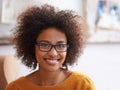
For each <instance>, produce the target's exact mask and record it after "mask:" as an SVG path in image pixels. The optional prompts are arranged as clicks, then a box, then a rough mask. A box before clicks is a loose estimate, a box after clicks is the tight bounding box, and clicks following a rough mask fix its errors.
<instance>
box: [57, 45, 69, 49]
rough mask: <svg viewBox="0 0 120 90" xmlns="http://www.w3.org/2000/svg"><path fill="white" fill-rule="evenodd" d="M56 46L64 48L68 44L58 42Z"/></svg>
mask: <svg viewBox="0 0 120 90" xmlns="http://www.w3.org/2000/svg"><path fill="white" fill-rule="evenodd" d="M56 47H57V49H64V48H66V47H67V44H57V45H56Z"/></svg>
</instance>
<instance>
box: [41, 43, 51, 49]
mask: <svg viewBox="0 0 120 90" xmlns="http://www.w3.org/2000/svg"><path fill="white" fill-rule="evenodd" d="M39 45H40V47H41V48H50V46H51V45H50V44H48V43H39Z"/></svg>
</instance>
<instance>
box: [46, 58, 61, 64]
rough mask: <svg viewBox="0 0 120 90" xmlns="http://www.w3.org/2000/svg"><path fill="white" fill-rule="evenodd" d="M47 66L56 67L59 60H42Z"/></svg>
mask: <svg viewBox="0 0 120 90" xmlns="http://www.w3.org/2000/svg"><path fill="white" fill-rule="evenodd" d="M44 60H45V61H46V62H47V63H48V64H49V65H56V64H58V63H59V59H44Z"/></svg>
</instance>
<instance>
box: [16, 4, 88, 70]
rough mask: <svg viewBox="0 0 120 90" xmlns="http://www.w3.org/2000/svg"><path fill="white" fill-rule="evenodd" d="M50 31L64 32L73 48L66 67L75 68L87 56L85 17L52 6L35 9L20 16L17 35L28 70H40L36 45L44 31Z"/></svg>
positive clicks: (67, 58)
mask: <svg viewBox="0 0 120 90" xmlns="http://www.w3.org/2000/svg"><path fill="white" fill-rule="evenodd" d="M49 27H55V28H58V29H59V30H60V31H62V32H63V33H64V34H65V35H66V37H67V42H68V44H69V45H70V47H69V48H68V50H67V56H66V60H65V62H64V64H63V67H67V65H72V64H74V63H75V62H76V60H77V58H78V57H79V56H80V55H81V53H82V52H83V46H84V43H85V42H86V36H87V28H86V24H85V22H84V20H83V19H82V18H81V16H79V15H77V14H76V13H75V12H73V11H71V10H59V9H56V8H54V7H53V6H50V5H42V6H41V7H38V6H32V7H30V8H28V9H27V10H25V11H24V12H23V13H21V14H20V15H19V17H18V21H17V26H16V28H15V32H14V35H15V40H16V49H17V56H18V57H19V58H21V60H22V62H23V63H24V64H25V65H26V66H28V67H30V68H33V69H35V68H36V67H37V61H36V57H35V47H34V45H35V43H36V39H37V37H38V35H39V34H40V33H41V32H42V30H44V29H46V28H49Z"/></svg>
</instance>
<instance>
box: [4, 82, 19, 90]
mask: <svg viewBox="0 0 120 90" xmlns="http://www.w3.org/2000/svg"><path fill="white" fill-rule="evenodd" d="M5 90H20V89H19V88H18V87H17V85H16V84H15V83H10V84H8V85H7V86H6V89H5Z"/></svg>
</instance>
